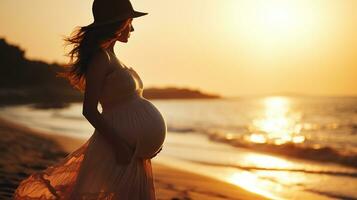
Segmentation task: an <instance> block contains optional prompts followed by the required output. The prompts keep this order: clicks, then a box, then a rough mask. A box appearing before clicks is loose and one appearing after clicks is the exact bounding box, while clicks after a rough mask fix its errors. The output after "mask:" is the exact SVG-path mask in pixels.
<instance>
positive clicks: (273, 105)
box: [246, 97, 305, 145]
mask: <svg viewBox="0 0 357 200" xmlns="http://www.w3.org/2000/svg"><path fill="white" fill-rule="evenodd" d="M262 103H263V105H264V113H263V116H262V117H260V118H256V119H254V120H253V122H252V124H251V126H250V127H249V129H250V132H251V134H250V135H248V136H247V137H246V140H248V141H250V142H253V143H272V144H276V145H281V144H285V143H288V142H290V143H302V142H304V141H305V137H304V136H303V135H301V134H300V132H301V128H302V125H301V123H300V118H301V114H300V113H298V112H293V111H291V108H290V101H289V99H288V98H285V97H268V98H265V99H264V100H263V102H262Z"/></svg>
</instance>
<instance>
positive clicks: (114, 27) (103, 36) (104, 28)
mask: <svg viewBox="0 0 357 200" xmlns="http://www.w3.org/2000/svg"><path fill="white" fill-rule="evenodd" d="M128 22H129V21H128V20H123V21H117V22H113V23H109V24H104V25H99V26H94V27H88V26H77V27H76V29H75V30H74V31H73V32H72V33H71V35H70V36H69V37H64V39H63V40H64V41H65V42H66V43H65V46H68V45H73V49H72V50H71V51H70V52H69V53H67V54H65V55H66V56H69V57H70V61H69V63H68V64H65V65H63V67H65V68H66V70H65V71H64V72H58V73H57V77H63V78H66V79H68V81H69V82H70V84H71V85H72V86H73V87H74V88H75V89H78V90H79V91H80V92H82V93H84V90H85V86H86V72H87V69H88V64H89V62H90V60H91V58H92V56H93V55H94V54H95V53H96V52H98V51H100V50H101V49H103V48H104V47H106V46H107V45H108V44H109V42H110V41H111V40H112V39H114V38H115V37H116V33H117V32H118V31H119V32H120V31H122V30H123V29H125V27H126V25H127V24H128Z"/></svg>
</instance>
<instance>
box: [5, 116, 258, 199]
mask: <svg viewBox="0 0 357 200" xmlns="http://www.w3.org/2000/svg"><path fill="white" fill-rule="evenodd" d="M84 142H85V140H81V139H76V138H72V137H67V136H61V135H53V134H49V133H46V132H40V131H37V130H36V131H35V130H33V129H31V128H28V127H25V126H22V125H19V124H16V123H14V122H10V121H8V120H5V119H2V118H0V199H12V194H13V192H14V191H15V189H16V187H17V185H18V184H19V183H20V181H21V180H23V179H25V178H26V177H28V176H29V175H30V174H31V173H34V172H37V171H41V170H43V169H45V168H47V166H49V165H51V164H54V163H56V162H58V161H59V160H60V159H62V158H64V157H65V156H66V155H68V153H70V152H72V151H74V150H75V149H76V148H78V147H80V146H81V144H83V143H84ZM158 156H160V155H158ZM152 164H153V166H152V167H153V174H154V180H155V189H156V197H157V200H190V199H195V200H223V199H232V200H235V199H245V200H250V199H254V200H257V199H265V198H264V197H261V196H258V195H256V194H253V193H250V192H248V191H246V190H243V189H241V188H239V187H237V186H235V185H231V184H228V183H225V182H221V181H218V180H215V179H212V178H209V177H206V176H203V175H198V174H194V173H190V172H186V171H182V170H179V169H175V168H172V167H169V166H166V165H164V164H161V163H160V164H158V163H155V162H154V159H153V162H152Z"/></svg>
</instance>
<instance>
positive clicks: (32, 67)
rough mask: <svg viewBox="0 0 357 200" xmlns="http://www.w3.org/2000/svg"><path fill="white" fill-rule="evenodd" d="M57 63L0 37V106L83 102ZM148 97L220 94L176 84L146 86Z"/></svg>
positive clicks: (60, 105) (208, 96)
mask: <svg viewBox="0 0 357 200" xmlns="http://www.w3.org/2000/svg"><path fill="white" fill-rule="evenodd" d="M63 69H64V68H63V67H61V64H58V63H52V64H49V63H46V62H43V61H40V60H29V59H27V58H25V51H24V50H22V49H21V48H20V47H18V46H16V45H12V44H9V43H7V42H6V40H5V39H4V38H0V106H4V105H14V104H35V105H36V106H37V107H38V108H62V107H65V106H68V105H69V103H72V102H82V101H83V94H82V93H80V92H79V91H77V90H76V89H74V88H73V87H72V86H71V85H70V84H69V82H68V81H67V80H65V79H64V78H59V77H56V72H60V71H63ZM143 96H144V97H145V98H147V99H217V98H222V97H221V96H220V95H217V94H206V93H203V92H201V91H199V90H194V89H188V88H177V87H166V88H157V87H152V88H145V89H144V91H143Z"/></svg>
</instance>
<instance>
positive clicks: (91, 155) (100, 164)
mask: <svg viewBox="0 0 357 200" xmlns="http://www.w3.org/2000/svg"><path fill="white" fill-rule="evenodd" d="M111 62H112V64H114V65H115V70H114V71H113V72H111V73H110V74H109V75H107V77H106V79H105V83H104V86H103V90H102V93H101V98H100V101H99V102H100V103H101V105H102V108H103V110H102V116H103V118H104V119H105V120H106V121H107V122H109V124H110V125H111V126H113V127H114V128H115V129H116V130H117V133H118V134H120V136H121V137H122V138H124V139H125V142H126V143H127V144H128V145H129V146H130V147H131V148H132V150H133V151H134V154H133V156H132V158H131V161H130V163H129V164H118V163H117V162H116V158H115V154H114V152H113V150H112V148H111V147H110V146H109V144H108V143H107V141H106V139H104V137H103V135H102V134H100V133H99V132H98V131H97V130H95V131H94V133H93V134H92V135H91V137H90V138H89V139H88V140H87V141H86V142H85V143H84V144H83V145H82V146H80V147H79V148H78V149H77V150H75V151H73V152H72V153H70V154H69V155H68V156H67V157H65V158H64V159H62V160H61V161H60V162H58V163H56V164H55V165H53V166H49V167H48V168H47V169H46V170H43V171H41V172H38V173H34V174H32V175H31V176H29V177H28V178H26V179H24V180H23V181H22V182H21V183H20V184H19V186H18V188H17V189H16V191H15V193H14V199H15V200H49V199H51V200H52V199H61V200H62V199H63V200H67V199H71V200H82V199H83V200H84V199H85V200H89V199H90V200H92V199H93V200H94V199H95V200H99V199H110V200H155V199H156V196H155V187H154V181H153V174H152V166H151V159H150V157H151V156H152V155H154V154H155V153H157V152H158V150H159V149H160V148H161V147H162V145H163V143H164V140H165V136H166V131H167V127H166V122H165V120H164V118H163V116H162V115H161V113H160V112H159V110H158V109H157V108H156V107H155V106H154V105H153V104H152V103H151V102H150V101H149V100H147V99H145V98H144V97H143V96H142V93H143V82H142V80H141V78H140V76H139V75H138V73H137V72H136V71H135V70H134V69H133V68H128V67H126V66H125V65H124V64H122V63H120V61H119V60H118V59H114V60H113V59H112V60H111Z"/></svg>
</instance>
